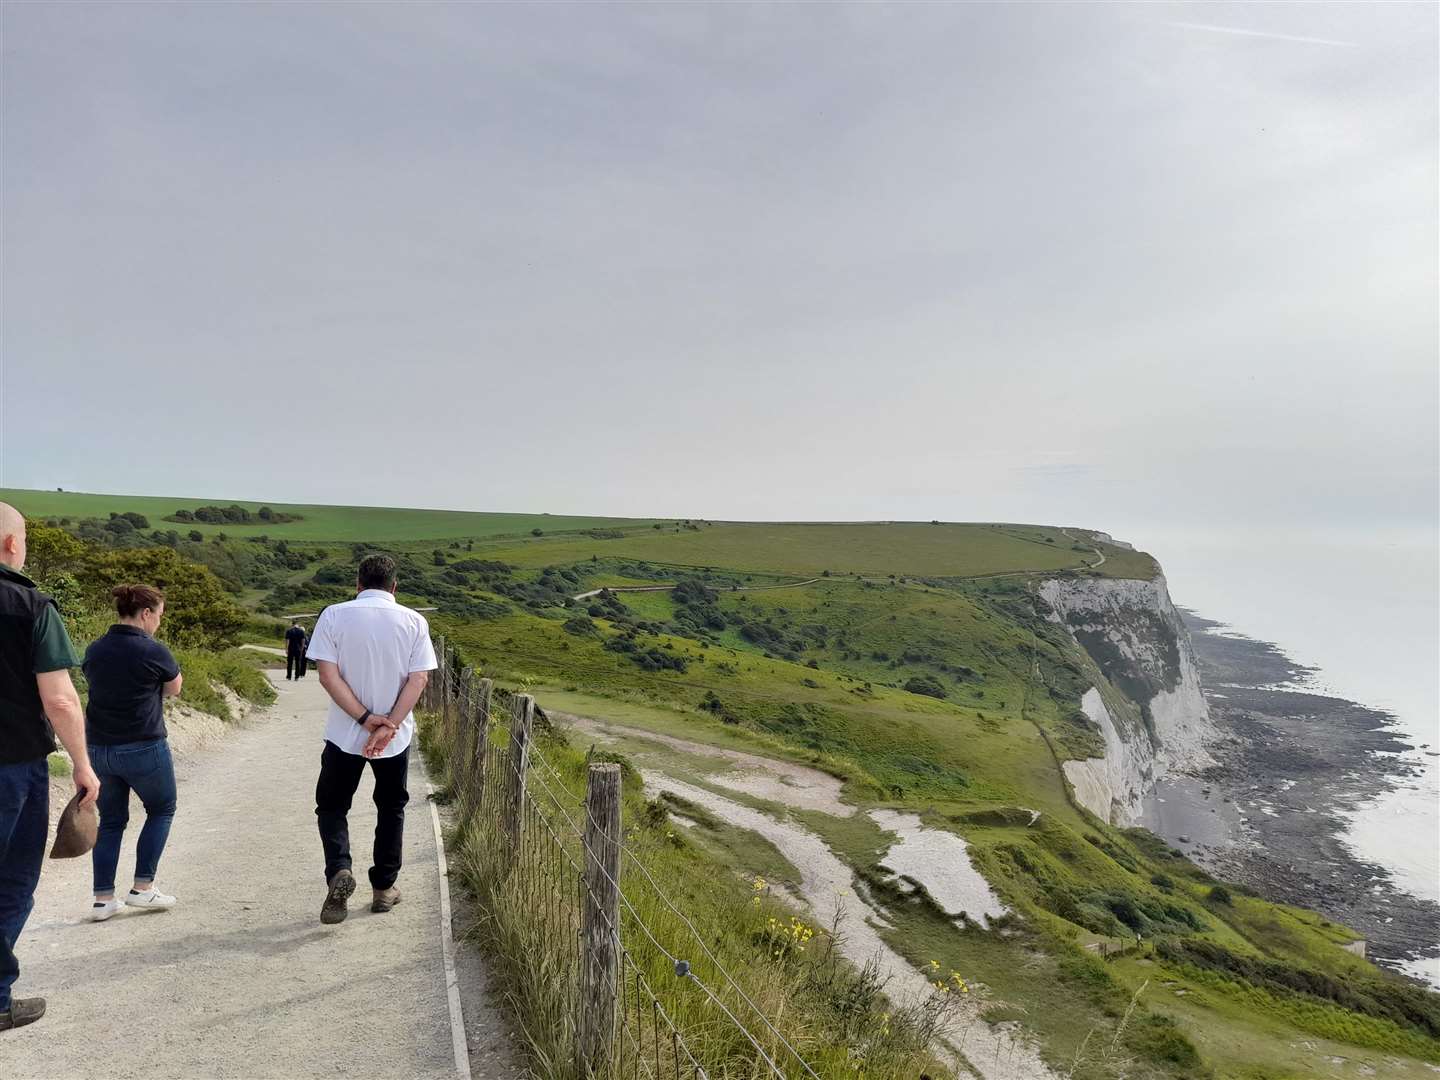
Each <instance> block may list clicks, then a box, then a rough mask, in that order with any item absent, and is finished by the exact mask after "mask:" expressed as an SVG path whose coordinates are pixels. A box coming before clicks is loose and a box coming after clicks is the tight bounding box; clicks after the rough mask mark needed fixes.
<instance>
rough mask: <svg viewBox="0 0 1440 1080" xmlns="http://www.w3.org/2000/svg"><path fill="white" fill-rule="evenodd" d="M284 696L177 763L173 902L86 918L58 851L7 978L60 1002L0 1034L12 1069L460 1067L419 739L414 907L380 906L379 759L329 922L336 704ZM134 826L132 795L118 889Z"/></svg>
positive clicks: (389, 1073) (13, 1074)
mask: <svg viewBox="0 0 1440 1080" xmlns="http://www.w3.org/2000/svg"><path fill="white" fill-rule="evenodd" d="M277 689H278V691H279V694H280V697H279V700H278V701H277V702H276V703H275V705H274V706H272V707H271V708H270V709H267V710H263V711H261V712H258V713H256V714H255V715H254V716H252V717H251V718H250V719H249V720H248V721H246V723H245V725H244V727H243V728H242V729H241V730H239V731H236V732H235V733H233V734H231V735H228V736H227V737H225V738H223V739H221V740H218V741H217V742H215V743H214V744H213V745H212V746H211V747H210V748H208V749H206V750H203V751H200V752H197V753H195V754H193V755H190V756H189V757H187V758H186V759H182V760H177V764H176V772H177V777H178V780H179V809H178V811H177V813H176V817H175V825H174V829H173V831H172V832H171V834H170V842H169V845H168V847H167V848H166V851H165V857H164V859H163V860H162V862H161V866H160V874H159V879H158V884H159V886H160V887H161V888H162V889H163V890H165V891H166V892H171V893H174V894H175V895H176V896H177V897H178V898H179V901H180V902H179V904H178V905H177V906H176V907H175V908H174V909H173V910H171V911H168V912H139V911H127V912H122V913H121V914H120V915H117V916H116V917H115V918H113V919H111V920H110V921H108V922H104V923H90V922H88V921H86V916H87V914H88V911H89V908H90V903H91V896H90V886H91V879H90V859H89V858H88V857H85V858H81V859H71V860H65V861H52V860H49V859H47V860H46V863H45V869H44V873H43V876H42V877H41V881H40V889H39V891H38V893H37V894H36V898H35V911H34V913H33V914H32V915H31V917H30V921H29V923H28V924H27V926H26V928H25V932H24V933H23V934H22V935H21V938H20V942H19V947H18V950H17V951H18V953H19V957H20V963H21V966H22V973H21V979H20V982H19V984H18V985H17V986H16V988H15V989H16V991H17V992H18V993H19V994H20V995H21V996H27V997H28V996H31V995H37V994H38V995H41V996H43V997H45V998H47V999H49V1012H48V1013H47V1015H46V1016H45V1018H44V1019H43V1020H41V1021H40V1022H39V1023H37V1024H35V1025H33V1026H31V1027H28V1028H24V1029H21V1030H18V1031H12V1032H5V1033H3V1034H0V1075H3V1076H4V1077H6V1078H7V1080H12V1078H15V1080H18V1078H21V1077H26V1078H30V1077H35V1078H47V1080H48V1078H65V1080H71V1078H83V1077H106V1078H110V1077H156V1078H161V1077H175V1078H182V1077H183V1078H186V1080H194V1078H208V1077H217V1078H218V1077H246V1078H250V1077H255V1078H259V1077H267V1078H268V1077H275V1078H281V1077H283V1078H287V1080H289V1078H300V1077H329V1076H354V1077H387V1078H389V1077H396V1078H399V1077H454V1076H455V1075H456V1074H457V1066H456V1061H455V1051H454V1041H453V1037H452V1028H451V1019H450V1010H449V1005H448V999H447V992H446V981H445V970H444V962H443V957H442V943H441V924H440V899H439V877H438V871H437V862H438V861H437V850H436V844H435V838H434V832H433V827H432V824H431V817H430V810H429V808H428V806H427V805H426V799H425V794H426V790H427V789H426V786H425V781H424V778H423V773H422V771H421V768H420V765H419V762H418V760H415V759H416V758H417V757H418V748H417V749H416V751H414V752H413V753H412V763H411V769H410V806H409V808H408V810H407V814H406V821H405V867H404V869H403V870H402V871H401V875H400V880H399V882H398V884H399V886H400V889H401V891H402V893H403V894H404V901H403V903H401V904H400V905H399V906H398V907H396V908H395V910H394V911H392V912H390V913H388V914H385V915H373V914H371V913H370V908H369V899H370V888H369V882H368V880H367V878H366V874H365V871H366V869H367V868H368V866H369V863H370V858H369V856H370V844H371V838H372V836H373V830H374V826H375V807H374V803H373V802H371V799H370V794H371V791H372V787H373V785H372V781H371V779H370V776H369V772H368V770H367V772H366V777H365V779H364V780H362V781H361V784H360V789H359V790H358V791H357V792H356V796H355V805H354V809H353V810H352V812H351V815H350V835H351V844H352V853H353V856H354V859H355V876H356V879H357V881H358V883H359V886H360V887H359V888H358V889H357V890H356V893H355V896H354V897H353V898H352V899H351V901H350V917H349V918H348V919H347V920H346V921H345V922H344V923H341V924H340V925H338V926H321V925H320V918H319V917H320V904H321V901H322V900H323V898H324V880H323V865H322V861H321V852H320V841H319V838H318V836H317V833H316V828H315V812H314V792H315V778H316V775H317V772H318V770H319V764H320V749H321V745H322V744H321V732H322V730H323V725H324V711H325V707H326V698H325V694H324V691H323V690H321V688H320V684H319V680H318V679H317V678H316V677H315V675H314V673H311V674H310V675H309V676H308V677H307V678H306V679H304V680H303V681H300V682H295V683H287V682H286V681H285V679H284V677H283V675H282V676H281V677H280V678H279V679H278V681H277ZM141 820H143V810H142V809H141V807H140V805H139V801H138V800H137V799H134V798H133V797H132V805H131V815H130V827H129V829H127V831H126V836H125V847H124V850H123V852H122V854H121V859H120V873H119V875H117V878H116V885H117V887H119V888H120V889H128V888H129V887H130V882H131V877H130V875H131V873H132V872H133V870H134V852H135V838H136V836H137V835H138V832H139V824H140V822H141ZM466 1006H467V1010H469V1011H472V1012H473V1011H475V1010H476V1008H477V1007H476V1005H474V1004H472V1003H471V1002H469V1001H467V1003H466ZM478 1008H479V1011H480V1012H481V1013H482V1014H483V1013H484V1012H486V1011H488V1010H487V1009H486V1008H485V1006H484V1005H480V1006H479V1007H478ZM467 1021H468V1023H467V1026H469V1027H472V1031H473V1029H474V1028H475V1026H476V1025H477V1024H478V1025H479V1026H480V1027H481V1028H482V1029H485V1030H487V1031H491V1032H493V1031H494V1030H498V1027H499V1025H498V1024H496V1023H495V1022H494V1017H493V1016H490V1017H486V1016H484V1015H480V1016H468V1017H467ZM505 1056H507V1057H508V1055H505ZM479 1064H480V1063H479V1062H478V1061H477V1066H478V1065H479ZM488 1071H489V1070H485V1069H482V1068H478V1067H477V1074H482V1075H483V1074H484V1073H486V1072H488Z"/></svg>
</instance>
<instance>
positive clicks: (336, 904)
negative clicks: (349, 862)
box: [320, 870, 355, 925]
mask: <svg viewBox="0 0 1440 1080" xmlns="http://www.w3.org/2000/svg"><path fill="white" fill-rule="evenodd" d="M354 891H355V875H354V874H352V873H350V871H349V870H336V871H335V876H334V877H332V878H331V879H330V891H329V892H327V893H326V894H325V905H324V906H323V907H322V908H321V909H320V921H321V922H322V923H325V924H327V925H328V924H331V923H342V922H344V921H345V916H346V915H347V914H348V913H349V908H348V907H347V906H346V904H345V901H346V900H349V899H350V894H351V893H353V892H354Z"/></svg>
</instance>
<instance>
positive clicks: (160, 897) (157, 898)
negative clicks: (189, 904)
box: [125, 885, 175, 911]
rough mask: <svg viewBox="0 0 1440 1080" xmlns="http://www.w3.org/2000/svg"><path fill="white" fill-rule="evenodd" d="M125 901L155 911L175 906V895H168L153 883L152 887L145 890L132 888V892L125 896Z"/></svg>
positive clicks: (130, 904) (133, 905)
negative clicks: (140, 890)
mask: <svg viewBox="0 0 1440 1080" xmlns="http://www.w3.org/2000/svg"><path fill="white" fill-rule="evenodd" d="M125 903H126V904H128V905H129V906H130V907H138V908H150V909H152V910H155V911H161V910H163V909H165V908H172V907H174V906H175V897H173V896H167V895H166V894H165V893H163V892H161V891H160V890H159V889H157V888H155V886H154V885H151V886H150V888H148V889H146V890H145V891H144V892H136V891H135V890H134V889H131V890H130V894H129V895H128V896H126V897H125Z"/></svg>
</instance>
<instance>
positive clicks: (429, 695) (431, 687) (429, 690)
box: [425, 634, 445, 712]
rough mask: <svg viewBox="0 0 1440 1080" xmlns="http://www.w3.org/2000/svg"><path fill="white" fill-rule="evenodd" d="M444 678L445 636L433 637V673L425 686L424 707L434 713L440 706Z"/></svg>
mask: <svg viewBox="0 0 1440 1080" xmlns="http://www.w3.org/2000/svg"><path fill="white" fill-rule="evenodd" d="M444 678H445V635H444V634H436V635H435V673H434V675H433V676H432V677H431V679H430V681H429V682H428V683H426V684H425V694H426V698H425V707H426V708H427V709H429V710H430V711H431V712H435V711H436V709H437V707H438V706H439V704H440V683H441V682H442V681H443V680H444Z"/></svg>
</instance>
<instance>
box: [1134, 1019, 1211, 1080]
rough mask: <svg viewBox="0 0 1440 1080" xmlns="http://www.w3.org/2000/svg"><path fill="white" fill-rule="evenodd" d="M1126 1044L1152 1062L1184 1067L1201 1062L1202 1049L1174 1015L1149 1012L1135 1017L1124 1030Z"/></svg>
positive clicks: (1191, 1066)
mask: <svg viewBox="0 0 1440 1080" xmlns="http://www.w3.org/2000/svg"><path fill="white" fill-rule="evenodd" d="M1125 1045H1126V1046H1128V1047H1130V1049H1132V1050H1136V1051H1138V1052H1139V1053H1141V1054H1144V1055H1145V1056H1146V1057H1148V1058H1150V1059H1151V1060H1152V1061H1160V1062H1164V1063H1165V1064H1167V1065H1174V1066H1177V1067H1179V1068H1182V1069H1193V1068H1196V1067H1197V1066H1198V1065H1199V1064H1200V1052H1199V1051H1198V1050H1196V1049H1195V1044H1194V1043H1192V1042H1191V1041H1190V1040H1189V1039H1187V1038H1186V1037H1185V1033H1184V1032H1183V1031H1181V1030H1180V1028H1179V1026H1178V1025H1176V1023H1175V1020H1174V1018H1173V1017H1169V1016H1165V1015H1164V1014H1162V1013H1150V1014H1149V1015H1147V1016H1142V1017H1140V1018H1139V1019H1138V1020H1132V1021H1131V1024H1130V1026H1129V1027H1128V1028H1127V1029H1126V1031H1125Z"/></svg>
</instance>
